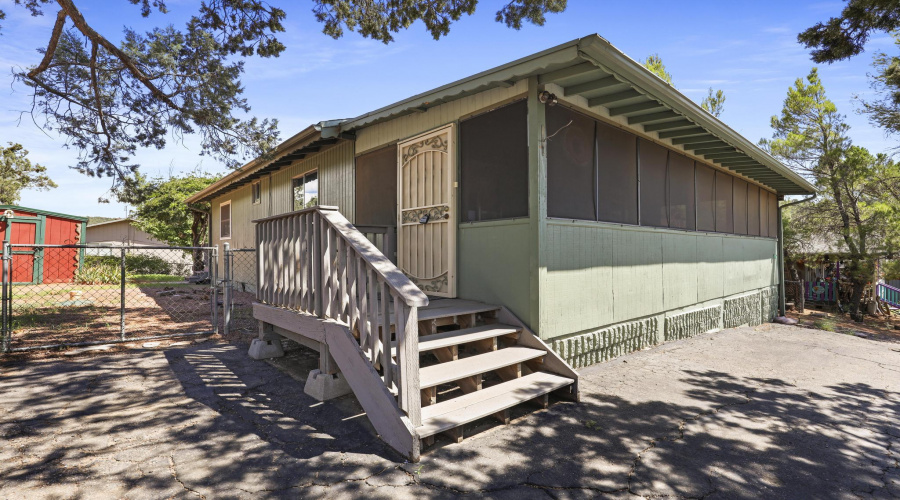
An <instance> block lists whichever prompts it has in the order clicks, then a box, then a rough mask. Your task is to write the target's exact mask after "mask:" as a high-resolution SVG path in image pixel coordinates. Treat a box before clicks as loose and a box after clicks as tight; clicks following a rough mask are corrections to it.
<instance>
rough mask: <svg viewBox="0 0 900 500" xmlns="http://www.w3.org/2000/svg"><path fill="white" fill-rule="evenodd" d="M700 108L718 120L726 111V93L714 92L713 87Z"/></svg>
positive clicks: (720, 90)
mask: <svg viewBox="0 0 900 500" xmlns="http://www.w3.org/2000/svg"><path fill="white" fill-rule="evenodd" d="M700 107H701V108H703V109H704V110H705V111H706V112H707V113H709V114H711V115H713V116H715V117H716V118H718V117H719V115H721V114H722V112H723V111H725V92H724V91H723V90H722V89H719V90H716V91H713V89H712V87H710V88H709V93H708V94H707V95H706V97H704V98H703V101H702V102H701V103H700Z"/></svg>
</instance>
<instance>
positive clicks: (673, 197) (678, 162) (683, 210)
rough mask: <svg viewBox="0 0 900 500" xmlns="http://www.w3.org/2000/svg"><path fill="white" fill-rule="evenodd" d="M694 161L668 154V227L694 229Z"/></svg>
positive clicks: (678, 155)
mask: <svg viewBox="0 0 900 500" xmlns="http://www.w3.org/2000/svg"><path fill="white" fill-rule="evenodd" d="M694 217H695V213H694V160H692V159H690V158H688V157H686V156H682V155H680V154H676V153H670V154H669V226H670V227H676V228H679V229H691V230H693V229H694V225H695V224H694Z"/></svg>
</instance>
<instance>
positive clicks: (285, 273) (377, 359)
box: [254, 206, 428, 426]
mask: <svg viewBox="0 0 900 500" xmlns="http://www.w3.org/2000/svg"><path fill="white" fill-rule="evenodd" d="M254 222H256V223H257V224H256V247H257V256H258V257H257V283H258V284H259V286H258V288H257V300H259V301H260V302H263V303H265V304H269V305H272V306H276V307H283V308H287V309H293V310H297V311H301V312H304V313H308V314H314V315H316V316H319V317H320V318H328V319H333V320H336V321H339V322H342V323H344V324H346V325H347V326H349V328H350V331H351V332H353V333H354V336H356V337H357V338H358V341H359V347H360V349H361V350H362V352H363V354H364V356H365V357H366V358H367V359H368V361H369V362H370V363H371V364H372V366H373V367H374V368H375V369H376V370H378V371H379V374H380V376H381V378H382V381H383V382H384V384H385V386H386V387H387V388H388V389H389V390H391V391H392V392H395V394H396V395H397V401H398V407H399V408H400V409H401V410H403V411H404V412H405V413H406V414H407V416H408V417H409V418H410V420H411V421H412V424H413V425H414V426H417V425H419V424H420V423H421V399H420V398H421V395H420V389H419V379H418V374H419V335H418V333H419V332H418V308H419V307H423V306H426V305H428V298H427V297H426V296H425V294H424V293H422V291H421V290H419V288H418V287H417V286H416V285H415V284H413V282H412V281H410V280H409V278H407V277H406V275H405V274H403V272H402V271H400V269H398V268H397V267H396V266H395V265H394V264H393V263H392V262H391V261H390V260H389V259H388V258H387V257H385V256H384V254H382V252H381V251H379V249H378V248H377V247H376V246H375V245H374V244H373V243H372V242H371V241H370V240H369V239H368V238H367V237H366V236H365V235H364V234H363V233H362V232H360V231H359V230H358V229H356V228H354V226H353V225H352V224H350V222H349V221H348V220H347V219H346V218H345V217H344V216H343V215H341V213H340V212H338V210H337V207H328V206H317V207H312V208H308V209H305V210H299V211H296V212H290V213H286V214H282V215H276V216H273V217H267V218H265V219H259V220H256V221H254ZM392 345H396V361H395V359H394V357H393V356H392V353H391V351H392Z"/></svg>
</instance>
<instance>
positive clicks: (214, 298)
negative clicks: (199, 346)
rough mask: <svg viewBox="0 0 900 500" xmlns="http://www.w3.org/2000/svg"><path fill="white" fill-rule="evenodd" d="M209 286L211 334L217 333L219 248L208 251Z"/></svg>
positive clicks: (215, 247)
mask: <svg viewBox="0 0 900 500" xmlns="http://www.w3.org/2000/svg"><path fill="white" fill-rule="evenodd" d="M209 271H210V273H209V286H211V287H212V290H211V293H210V301H211V302H212V316H213V333H219V246H218V245H216V246H214V247H212V248H211V249H210V251H209Z"/></svg>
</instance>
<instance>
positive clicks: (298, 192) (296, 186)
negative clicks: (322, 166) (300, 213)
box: [291, 170, 319, 210]
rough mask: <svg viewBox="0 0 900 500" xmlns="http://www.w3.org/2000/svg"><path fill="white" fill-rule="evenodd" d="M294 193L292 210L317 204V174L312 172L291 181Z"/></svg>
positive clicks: (314, 171)
mask: <svg viewBox="0 0 900 500" xmlns="http://www.w3.org/2000/svg"><path fill="white" fill-rule="evenodd" d="M291 188H292V190H293V192H294V210H302V209H304V208H309V207H314V206H316V205H318V204H319V172H318V171H316V170H313V171H311V172H307V173H305V174H303V175H301V176H298V177H294V178H293V179H292V180H291Z"/></svg>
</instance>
